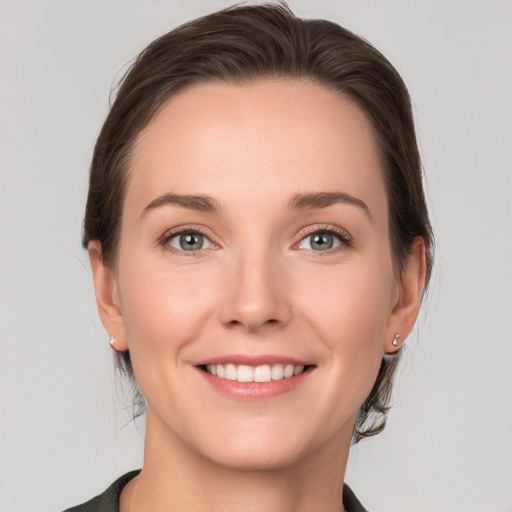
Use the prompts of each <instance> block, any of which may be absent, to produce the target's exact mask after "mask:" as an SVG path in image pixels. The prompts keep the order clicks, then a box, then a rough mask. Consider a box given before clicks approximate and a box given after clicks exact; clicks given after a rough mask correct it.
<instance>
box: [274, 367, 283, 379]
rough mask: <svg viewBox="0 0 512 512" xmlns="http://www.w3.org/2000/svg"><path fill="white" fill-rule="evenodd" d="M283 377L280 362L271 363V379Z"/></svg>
mask: <svg viewBox="0 0 512 512" xmlns="http://www.w3.org/2000/svg"><path fill="white" fill-rule="evenodd" d="M283 377H284V368H283V365H282V364H274V365H272V380H281V379H282V378H283Z"/></svg>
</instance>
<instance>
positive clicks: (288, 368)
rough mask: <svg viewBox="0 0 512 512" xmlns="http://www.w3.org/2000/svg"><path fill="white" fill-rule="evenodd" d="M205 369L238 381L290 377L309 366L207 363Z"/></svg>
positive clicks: (216, 375)
mask: <svg viewBox="0 0 512 512" xmlns="http://www.w3.org/2000/svg"><path fill="white" fill-rule="evenodd" d="M204 369H205V371H206V372H207V373H209V374H210V375H213V376H214V377H217V378H219V379H226V380H233V381H235V380H236V381H238V382H271V381H275V380H283V379H289V378H291V377H296V376H298V375H300V374H302V373H304V372H305V371H306V369H307V366H304V365H293V364H280V363H278V364H272V365H270V364H263V365H260V366H255V367H253V366H248V365H244V364H239V365H236V364H233V363H228V364H207V365H205V366H204Z"/></svg>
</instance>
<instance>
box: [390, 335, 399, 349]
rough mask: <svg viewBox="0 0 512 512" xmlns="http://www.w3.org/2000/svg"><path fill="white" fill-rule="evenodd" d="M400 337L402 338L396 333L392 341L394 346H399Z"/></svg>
mask: <svg viewBox="0 0 512 512" xmlns="http://www.w3.org/2000/svg"><path fill="white" fill-rule="evenodd" d="M398 338H400V334H398V333H396V334H395V337H394V338H393V341H392V342H391V344H392V345H393V346H394V347H398V345H399V343H398Z"/></svg>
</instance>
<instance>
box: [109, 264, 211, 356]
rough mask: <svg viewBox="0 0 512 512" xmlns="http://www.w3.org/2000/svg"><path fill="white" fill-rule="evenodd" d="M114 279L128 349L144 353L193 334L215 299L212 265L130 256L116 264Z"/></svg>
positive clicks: (156, 351)
mask: <svg viewBox="0 0 512 512" xmlns="http://www.w3.org/2000/svg"><path fill="white" fill-rule="evenodd" d="M119 281H120V282H121V283H122V289H121V302H122V307H123V315H124V321H125V326H126V332H127V337H128V343H129V346H130V351H136V352H137V353H138V354H140V353H141V352H144V353H145V357H148V356H149V355H150V354H151V353H152V354H154V355H155V357H156V358H158V354H159V353H160V352H161V351H169V350H173V351H176V350H178V349H179V348H180V347H181V346H182V345H184V344H186V343H187V342H188V341H189V340H193V339H195V338H197V336H198V335H199V331H200V329H201V326H202V325H203V324H204V322H205V320H204V319H205V318H206V317H207V316H208V315H209V312H210V311H211V310H212V308H214V307H215V301H216V300H218V296H217V297H216V294H215V289H217V285H216V283H215V281H214V275H212V271H211V270H209V269H207V268H204V266H203V267H201V266H200V265H191V266H190V267H189V268H188V269H185V271H183V269H175V268H172V267H171V266H169V265H162V264H161V263H160V262H158V261H157V262H156V263H152V262H151V260H150V261H145V262H143V261H141V260H139V259H135V258H133V259H132V260H130V261H127V262H126V265H124V266H121V265H120V275H119ZM146 349H147V350H146ZM149 349H151V350H149Z"/></svg>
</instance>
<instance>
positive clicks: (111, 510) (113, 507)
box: [64, 469, 140, 512]
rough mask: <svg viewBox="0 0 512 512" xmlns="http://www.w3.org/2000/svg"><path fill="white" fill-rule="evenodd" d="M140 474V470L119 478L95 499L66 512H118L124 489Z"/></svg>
mask: <svg viewBox="0 0 512 512" xmlns="http://www.w3.org/2000/svg"><path fill="white" fill-rule="evenodd" d="M139 473H140V469H138V470H136V471H130V472H129V473H126V475H123V476H122V477H120V478H118V479H117V480H116V481H115V482H114V483H113V484H112V485H111V486H110V487H108V489H106V490H105V491H104V492H102V493H101V494H99V495H98V496H96V497H95V498H92V499H91V500H89V501H87V502H85V503H83V504H82V505H77V506H76V507H71V508H68V509H66V510H65V511H64V512H118V511H119V496H120V495H121V491H122V490H123V487H124V486H125V485H126V484H127V483H128V482H129V481H130V480H131V479H132V478H134V477H135V476H137V475H138V474H139Z"/></svg>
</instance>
